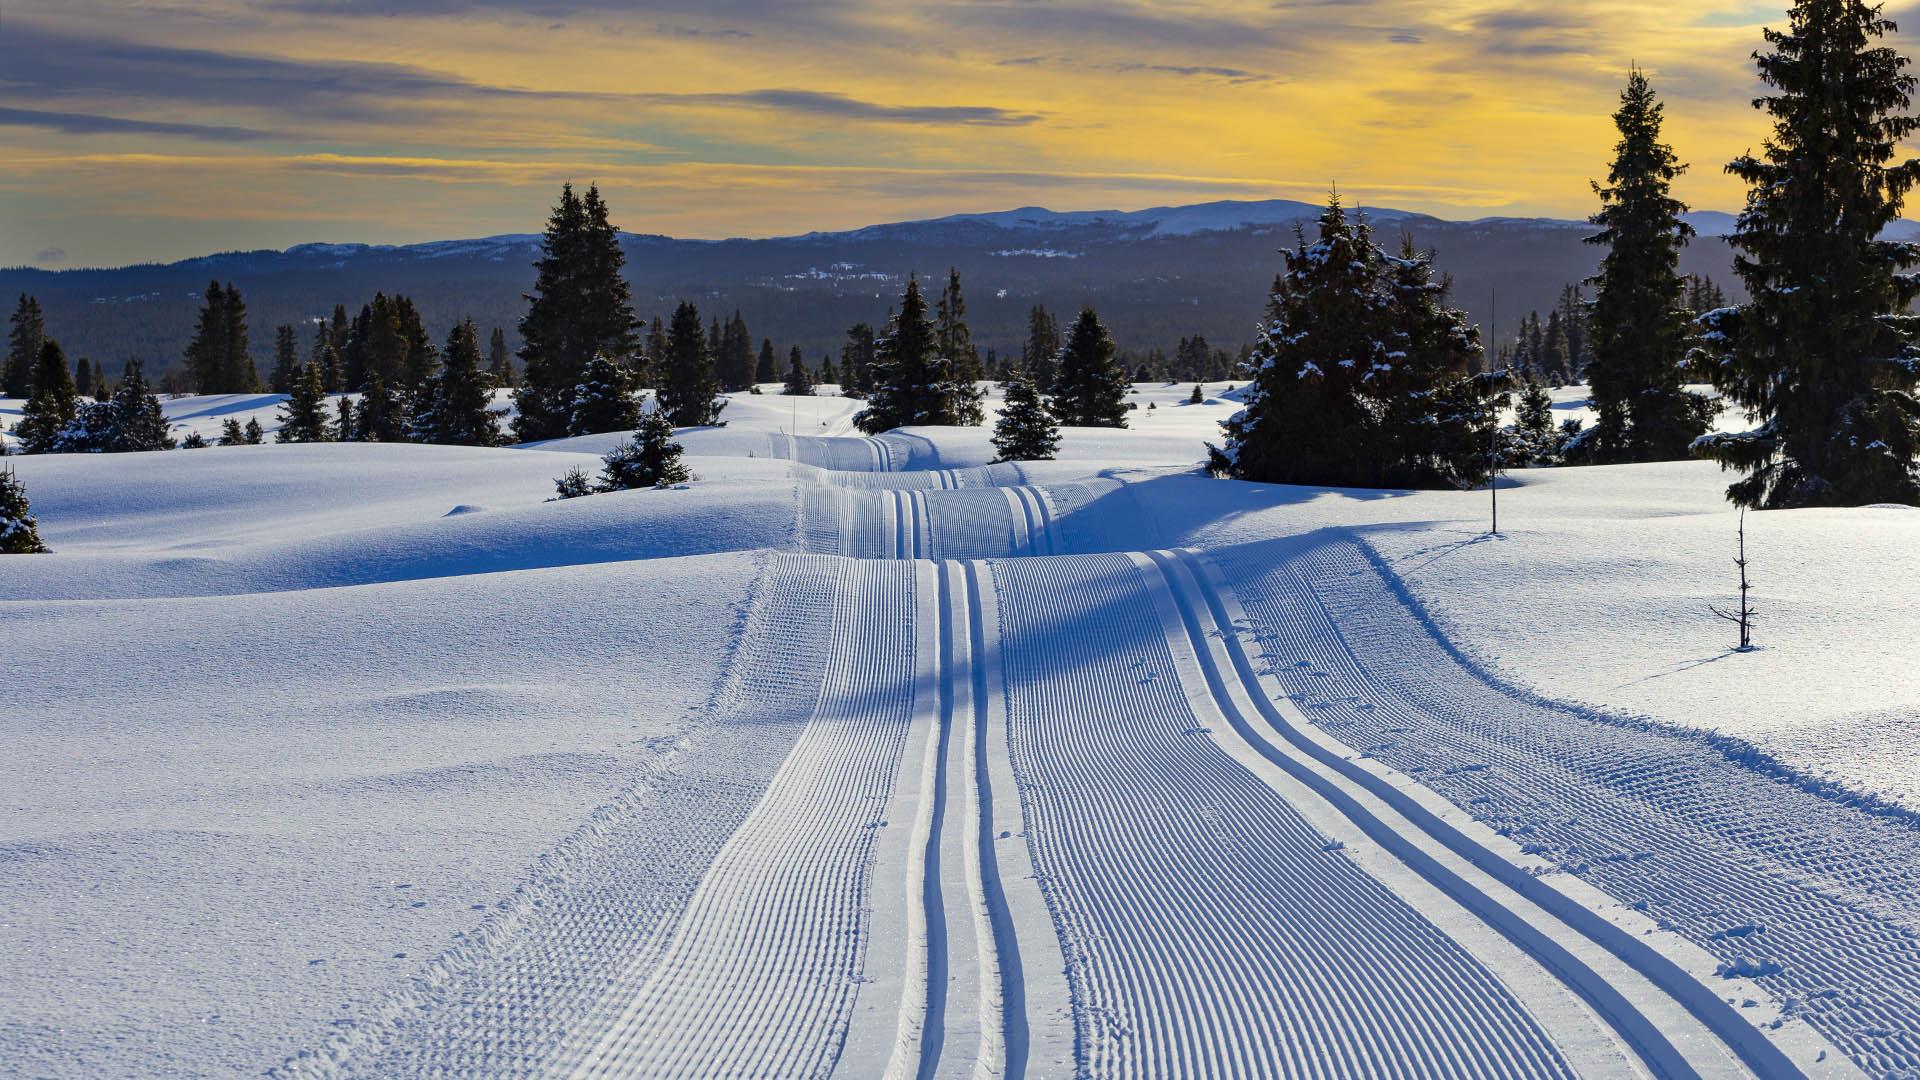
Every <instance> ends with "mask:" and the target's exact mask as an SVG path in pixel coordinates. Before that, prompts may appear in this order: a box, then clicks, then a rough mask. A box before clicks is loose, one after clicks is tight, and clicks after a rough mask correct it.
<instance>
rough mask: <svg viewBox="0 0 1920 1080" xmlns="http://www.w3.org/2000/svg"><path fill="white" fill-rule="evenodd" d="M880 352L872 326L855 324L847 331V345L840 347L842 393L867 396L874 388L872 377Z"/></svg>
mask: <svg viewBox="0 0 1920 1080" xmlns="http://www.w3.org/2000/svg"><path fill="white" fill-rule="evenodd" d="M878 352H879V345H878V344H877V341H876V339H875V337H874V333H873V327H872V326H869V325H868V324H866V323H855V324H854V325H853V326H852V327H850V328H849V329H848V330H847V340H846V343H845V344H844V345H841V346H840V381H841V386H840V392H841V393H843V394H845V395H846V396H847V397H865V396H867V391H868V390H869V389H871V387H872V382H871V379H870V375H871V371H872V368H873V363H874V358H875V357H876V356H877V355H878Z"/></svg>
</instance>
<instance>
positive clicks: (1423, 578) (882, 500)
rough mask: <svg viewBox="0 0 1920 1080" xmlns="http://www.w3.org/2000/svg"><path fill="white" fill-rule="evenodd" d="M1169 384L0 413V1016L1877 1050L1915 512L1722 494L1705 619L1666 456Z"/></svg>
mask: <svg viewBox="0 0 1920 1080" xmlns="http://www.w3.org/2000/svg"><path fill="white" fill-rule="evenodd" d="M1209 389H1210V391H1211V392H1213V393H1214V394H1216V395H1218V394H1219V392H1220V391H1222V390H1224V387H1223V386H1219V385H1215V386H1212V387H1210V388H1209ZM1190 390H1191V387H1190V386H1174V387H1158V386H1142V387H1139V388H1137V391H1138V392H1137V394H1136V395H1135V397H1134V398H1133V399H1132V400H1135V401H1136V402H1138V403H1139V408H1138V410H1137V411H1136V412H1135V413H1134V414H1133V415H1134V420H1135V423H1134V426H1133V427H1132V428H1131V429H1129V430H1126V431H1069V432H1067V433H1066V439H1065V443H1064V445H1063V447H1062V453H1061V455H1060V460H1058V461H1055V462H1046V463H1033V464H1022V465H991V464H990V462H991V458H992V448H991V446H990V445H989V443H988V441H987V433H986V432H984V431H974V430H934V429H925V430H909V431H902V432H896V433H890V434H888V435H886V436H883V437H881V438H878V439H866V438H862V437H859V436H858V433H857V432H855V431H854V430H853V429H852V426H851V416H852V412H853V410H854V405H853V403H850V402H847V401H845V400H842V399H837V398H825V397H822V398H817V399H800V400H795V399H788V398H783V397H779V396H776V395H772V394H769V395H758V396H738V397H736V398H735V399H734V401H733V402H732V403H731V404H730V406H729V407H728V409H727V411H726V412H725V413H724V414H723V419H725V420H727V421H728V423H727V425H726V426H724V427H720V428H714V429H707V430H700V431H689V432H685V433H683V440H684V442H685V444H686V446H687V448H688V453H689V455H690V457H691V458H692V464H693V466H694V469H695V471H696V473H697V474H698V476H699V479H698V481H697V482H696V483H694V484H693V485H691V486H690V487H689V488H688V489H686V490H680V491H659V492H654V491H648V492H628V493H621V494H614V495H600V496H594V497H591V498H587V499H580V500H572V501H569V502H564V503H559V502H547V501H545V500H546V499H547V498H548V496H549V495H550V494H551V493H552V481H553V479H554V478H555V477H557V476H558V475H560V474H561V473H562V472H564V471H565V470H566V469H567V468H568V467H569V466H571V465H575V464H579V465H582V466H583V467H587V468H589V469H591V468H593V467H594V466H596V465H597V461H596V460H595V458H594V457H593V456H590V455H594V454H598V453H599V452H601V451H603V450H605V449H606V448H607V447H608V446H610V445H612V444H613V443H615V442H617V441H619V439H620V438H622V437H623V435H622V433H612V434H609V435H605V436H589V437H585V438H581V439H572V440H563V441H561V442H557V443H548V444H544V445H541V446H538V447H531V448H516V449H498V450H491V449H465V448H438V447H420V446H405V445H400V446H377V445H321V446H275V445H268V446H260V447H233V448H219V447H214V448H209V449H205V450H197V451H192V452H172V453H162V454H151V455H122V456H114V457H41V458H11V459H9V464H10V465H12V466H13V467H14V468H16V469H17V470H18V472H19V474H20V476H21V478H22V479H23V480H24V481H25V483H26V485H27V487H28V491H29V493H30V494H31V496H32V498H33V500H34V506H35V509H36V511H37V513H38V514H39V516H40V520H41V527H42V534H43V536H44V537H45V539H46V540H47V542H48V543H49V544H50V546H52V547H53V549H54V551H55V554H53V555H51V556H43V557H21V558H16V559H5V560H0V655H4V656H5V657H6V665H5V672H6V678H5V680H4V684H3V685H4V687H5V689H4V691H3V692H0V693H3V694H4V702H5V708H3V709H0V745H4V746H6V747H7V750H8V754H7V757H8V761H9V765H10V767H9V768H8V770H7V775H8V777H9V779H10V780H11V781H12V782H11V784H10V785H8V790H7V793H6V795H5V796H4V797H0V805H4V806H5V809H6V813H5V815H4V817H0V987H4V988H5V992H4V993H0V1074H4V1075H22V1076H75V1077H80V1076H85V1077H94V1076H121V1075H126V1076H134V1075H138V1076H147V1075H218V1076H225V1075H239V1074H254V1075H257V1074H259V1073H261V1072H263V1071H268V1070H279V1071H282V1072H283V1073H285V1074H286V1075H336V1076H368V1077H395V1076H417V1075H427V1074H435V1075H485V1076H508V1075H512V1076H519V1075H535V1074H538V1075H548V1074H554V1073H565V1074H573V1075H580V1076H613V1075H632V1076H662V1075H704V1074H726V1075H741V1074H754V1075H769V1076H790V1075H818V1074H822V1073H826V1072H835V1073H837V1074H838V1075H842V1076H869V1075H881V1074H887V1075H909V1074H913V1075H925V1076H958V1075H989V1076H991V1075H1030V1076H1065V1075H1070V1074H1091V1075H1102V1076H1105V1075H1124V1076H1145V1075H1227V1074H1235V1075H1301V1076H1305V1075H1320V1076H1353V1075H1379V1076H1423V1077H1424V1076H1460V1077H1489V1076H1522V1077H1534V1076H1554V1075H1584V1076H1618V1075H1657V1076H1669V1075H1671V1076H1688V1075H1702V1076H1705V1075H1712V1076H1723V1075H1759V1076H1768V1077H1771V1076H1785V1075H1798V1074H1805V1075H1815V1076H1824V1075H1853V1074H1858V1073H1865V1074H1867V1075H1874V1076H1913V1075H1920V825H1917V824H1916V822H1920V779H1917V777H1920V773H1917V772H1916V770H1915V769H1914V768H1913V766H1912V762H1913V761H1914V760H1915V757H1916V753H1920V673H1916V670H1915V666H1914V664H1913V663H1912V658H1911V643H1912V642H1914V641H1916V640H1920V611H1917V610H1916V607H1920V605H1916V604H1915V603H1914V596H1915V594H1914V589H1915V585H1914V583H1915V582H1916V580H1920V573H1917V572H1920V513H1917V512H1916V511H1914V510H1911V509H1904V508H1867V509H1861V510H1853V511H1795V512H1775V513H1765V514H1755V515H1750V516H1749V518H1748V522H1747V530H1748V543H1749V554H1750V555H1751V557H1752V559H1753V567H1752V569H1753V573H1754V576H1755V578H1756V580H1757V583H1758V587H1757V590H1756V594H1755V602H1756V606H1757V607H1758V608H1759V609H1760V612H1761V621H1760V623H1759V630H1758V643H1759V645H1760V646H1761V648H1760V650H1759V651H1757V652H1754V653H1749V654H1735V653H1733V652H1731V651H1730V649H1729V646H1730V645H1731V644H1732V639H1731V628H1730V627H1728V626H1726V625H1725V624H1723V623H1721V622H1719V621H1718V620H1716V619H1714V618H1713V617H1712V616H1711V615H1710V614H1709V613H1708V611H1707V606H1708V605H1709V604H1710V603H1717V604H1725V603H1727V602H1728V600H1729V598H1730V594H1731V593H1732V592H1733V591H1734V588H1735V585H1736V580H1737V579H1736V577H1735V571H1734V568H1733V567H1732V565H1731V559H1732V556H1733V553H1734V549H1733V544H1734V528H1735V514H1734V512H1733V511H1732V510H1731V509H1729V508H1728V507H1727V505H1726V504H1725V502H1724V500H1723V498H1722V495H1721V492H1722V489H1723V487H1724V484H1725V479H1724V478H1723V477H1721V476H1720V475H1719V474H1718V473H1717V472H1716V471H1715V470H1714V468H1713V467H1712V466H1710V465H1705V464H1699V463H1674V464H1665V465H1649V466H1628V467H1615V468H1594V469H1564V470H1534V471H1522V472H1516V473H1513V474H1510V475H1509V476H1508V478H1507V480H1506V482H1505V486H1504V487H1503V488H1502V490H1501V492H1500V515H1501V535H1499V536H1498V537H1492V536H1488V535H1486V532H1487V528H1486V517H1487V511H1488V501H1489V500H1488V495H1487V493H1486V492H1479V493H1431V492H1429V493H1400V492H1341V491H1332V490H1310V489H1301V488H1282V487H1268V486H1260V485H1248V484H1239V483H1230V482H1222V481H1214V480H1209V479H1207V478H1205V477H1204V476H1201V475H1199V474H1198V473H1197V472H1196V471H1195V463H1196V462H1198V461H1199V460H1200V459H1201V457H1202V456H1203V454H1204V443H1205V441H1206V440H1208V439H1211V438H1214V437H1216V436H1215V426H1216V425H1217V424H1218V422H1219V421H1220V420H1222V419H1224V418H1225V417H1226V416H1228V415H1230V414H1231V412H1232V411H1233V410H1234V409H1235V408H1237V406H1236V405H1235V404H1234V403H1233V402H1232V401H1230V400H1221V399H1220V398H1219V397H1218V396H1216V397H1214V398H1213V399H1211V400H1210V401H1209V402H1208V403H1207V404H1204V405H1187V404H1185V399H1186V397H1187V394H1188V393H1189V392H1190ZM1557 396H1558V399H1559V400H1560V402H1561V404H1562V406H1563V407H1564V408H1563V413H1564V414H1571V413H1572V412H1573V411H1574V409H1575V408H1576V405H1575V403H1576V402H1577V401H1578V399H1579V398H1578V393H1577V391H1571V392H1563V393H1561V394H1559V395H1557ZM1149 405H1152V406H1153V408H1151V409H1149V408H1148V406H1149ZM274 406H275V401H274V399H271V398H264V397H261V398H217V399H214V398H198V399H196V398H186V399H177V400H173V401H169V402H167V403H166V411H167V413H168V415H169V417H170V418H172V419H173V420H174V421H175V422H176V423H179V424H181V425H183V426H184V427H185V428H186V429H191V430H200V431H202V433H203V434H205V435H207V436H208V437H212V436H214V435H217V433H218V430H219V427H220V423H221V421H222V420H223V419H225V418H226V417H228V416H233V417H236V418H238V419H240V420H241V421H242V422H244V421H245V420H246V419H247V418H248V417H249V416H258V417H259V418H260V419H261V422H262V423H263V424H265V425H267V426H268V427H269V430H271V427H272V423H273V418H274ZM17 407H18V403H17V402H0V417H3V418H5V419H6V420H8V421H10V420H11V417H10V416H6V414H7V413H10V412H12V411H17Z"/></svg>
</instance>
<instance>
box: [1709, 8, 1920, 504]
mask: <svg viewBox="0 0 1920 1080" xmlns="http://www.w3.org/2000/svg"><path fill="white" fill-rule="evenodd" d="M1788 18H1789V20H1790V22H1791V26H1790V28H1789V29H1788V30H1787V31H1785V32H1782V31H1777V30H1768V31H1767V42H1768V44H1769V45H1770V46H1771V47H1772V51H1770V52H1767V53H1764V54H1759V55H1757V57H1756V59H1757V60H1758V63H1759V70H1760V77H1761V79H1762V80H1763V81H1764V82H1766V83H1767V84H1768V85H1769V86H1771V87H1772V88H1773V89H1774V91H1775V93H1774V94H1773V95H1772V96H1770V97H1767V98H1764V99H1762V100H1761V101H1760V102H1758V103H1757V104H1758V105H1759V106H1760V107H1761V108H1763V109H1765V110H1766V112H1767V113H1768V115H1769V116H1771V117H1772V118H1773V121H1774V126H1773V135H1772V137H1771V138H1770V139H1768V140H1767V142H1766V144H1765V149H1764V152H1763V153H1762V154H1761V155H1760V156H1758V157H1755V156H1753V155H1747V156H1745V157H1742V158H1739V159H1737V160H1736V161H1734V162H1733V163H1732V164H1731V165H1729V166H1728V171H1729V172H1731V173H1732V174H1733V175H1735V176H1738V177H1739V178H1740V179H1742V180H1745V181H1746V182H1747V183H1748V185H1749V186H1750V190H1749V192H1748V195H1747V205H1746V209H1745V210H1744V212H1742V213H1741V215H1740V222H1739V226H1738V229H1737V231H1736V232H1735V233H1734V235H1733V237H1732V238H1731V241H1730V242H1731V243H1732V245H1733V247H1734V249H1735V251H1736V252H1737V256H1736V258H1735V260H1734V268H1735V270H1736V272H1737V273H1738V274H1739V275H1740V278H1741V280H1742V281H1743V282H1745V284H1746V286H1747V294H1748V296H1749V297H1751V300H1750V301H1749V302H1748V303H1747V304H1746V305H1744V306H1742V307H1740V308H1738V309H1735V310H1733V311H1727V312H1724V313H1716V314H1714V315H1709V316H1708V317H1707V319H1708V325H1709V341H1708V346H1709V348H1710V349H1711V350H1712V351H1714V352H1715V353H1717V356H1716V357H1715V358H1714V361H1713V366H1712V369H1711V370H1712V372H1713V379H1714V382H1715V384H1716V385H1717V386H1718V387H1719V388H1720V390H1721V392H1722V393H1724V394H1725V395H1726V396H1727V397H1730V398H1732V399H1733V400H1734V401H1735V402H1737V403H1738V404H1740V405H1741V406H1743V407H1744V408H1745V409H1746V410H1747V412H1748V414H1749V415H1751V416H1753V417H1755V418H1756V419H1757V420H1758V421H1759V425H1760V426H1759V427H1757V428H1756V429H1754V430H1752V431H1748V432H1745V433H1741V434H1735V435H1709V436H1704V437H1703V438H1702V439H1701V440H1700V442H1698V443H1696V447H1697V449H1699V450H1701V451H1704V452H1705V453H1706V454H1707V455H1708V456H1710V457H1712V458H1713V459H1714V460H1716V461H1718V462H1719V463H1720V465H1721V466H1722V467H1723V468H1726V469H1732V470H1738V471H1740V472H1743V473H1745V474H1746V477H1745V478H1744V479H1742V480H1740V481H1738V482H1737V483H1735V484H1733V485H1732V486H1731V487H1730V488H1728V490H1727V495H1728V497H1729V498H1730V499H1731V500H1732V501H1733V502H1735V503H1736V504H1738V505H1740V506H1744V507H1754V508H1778V507H1795V506H1856V505H1860V504H1865V503H1879V502H1903V503H1913V502H1916V501H1920V483H1917V482H1916V478H1915V474H1914V453H1915V448H1916V444H1917V443H1920V430H1917V429H1920V405H1917V404H1916V402H1915V400H1914V387H1915V380H1916V370H1920V350H1917V349H1916V347H1915V345H1914V342H1913V329H1914V327H1913V321H1912V317H1911V316H1908V315H1907V314H1906V312H1907V310H1908V307H1909V306H1910V305H1911V303H1912V302H1913V300H1914V299H1915V296H1916V294H1920V280H1916V279H1915V278H1913V277H1910V276H1908V275H1907V274H1906V273H1904V271H1905V270H1906V268H1907V267H1910V266H1912V265H1913V264H1915V263H1916V262H1920V247H1916V246H1914V245H1912V244H1902V243H1891V242H1886V241H1882V240H1880V239H1879V237H1880V234H1881V232H1882V230H1884V229H1885V228H1886V227H1887V226H1888V225H1890V224H1892V223H1893V222H1894V221H1895V220H1896V219H1897V218H1898V217H1899V214H1900V208H1901V205H1902V203H1903V201H1904V200H1905V198H1906V195H1907V193H1908V191H1909V190H1911V189H1912V187H1913V184H1914V182H1915V180H1916V179H1920V161H1914V160H1902V161H1898V162H1895V158H1896V156H1897V155H1898V154H1899V150H1900V144H1901V143H1902V142H1904V141H1905V140H1907V139H1908V138H1909V137H1910V136H1912V135H1913V134H1914V133H1915V132H1916V131H1920V119H1915V118H1913V117H1910V116H1906V115H1904V114H1903V111H1904V110H1905V109H1906V108H1907V107H1908V106H1909V105H1910V103H1911V98H1912V95H1913V91H1914V89H1915V80H1914V77H1913V76H1912V75H1910V74H1908V73H1907V71H1906V68H1907V63H1908V62H1907V60H1906V58H1905V57H1902V56H1900V55H1899V54H1898V53H1896V52H1895V51H1894V50H1892V49H1890V48H1887V47H1885V46H1883V45H1881V44H1879V42H1880V39H1881V38H1883V37H1884V36H1886V35H1887V34H1889V33H1892V32H1893V31H1894V29H1895V28H1894V25H1893V23H1891V22H1890V21H1888V20H1887V19H1885V18H1883V17H1882V16H1881V14H1880V8H1879V7H1878V6H1874V5H1869V4H1866V3H1863V2H1861V0H1799V2H1798V3H1795V4H1794V5H1793V8H1792V10H1791V11H1790V12H1789V14H1788Z"/></svg>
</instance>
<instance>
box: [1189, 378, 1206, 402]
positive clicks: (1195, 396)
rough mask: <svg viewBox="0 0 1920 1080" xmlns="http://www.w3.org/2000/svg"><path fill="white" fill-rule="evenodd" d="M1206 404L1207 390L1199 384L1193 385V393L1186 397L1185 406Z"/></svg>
mask: <svg viewBox="0 0 1920 1080" xmlns="http://www.w3.org/2000/svg"><path fill="white" fill-rule="evenodd" d="M1206 403H1207V388H1206V387H1204V386H1201V385H1200V384H1199V383H1194V384H1193V393H1191V394H1189V395H1187V404H1189V405H1205V404H1206Z"/></svg>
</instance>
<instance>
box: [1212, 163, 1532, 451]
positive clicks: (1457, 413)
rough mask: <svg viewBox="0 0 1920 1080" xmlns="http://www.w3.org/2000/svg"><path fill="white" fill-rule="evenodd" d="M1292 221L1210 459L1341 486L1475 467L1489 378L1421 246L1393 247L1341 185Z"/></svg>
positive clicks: (1488, 419) (1487, 412) (1487, 430)
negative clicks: (1246, 379)
mask: <svg viewBox="0 0 1920 1080" xmlns="http://www.w3.org/2000/svg"><path fill="white" fill-rule="evenodd" d="M1318 228H1319V238H1318V239H1317V240H1316V241H1315V242H1313V243H1311V244H1309V243H1308V242H1307V239H1306V234H1305V230H1304V229H1303V230H1301V231H1300V233H1299V235H1298V238H1297V240H1296V242H1295V246H1294V249H1293V250H1292V251H1288V252H1285V253H1284V255H1285V259H1286V268H1285V270H1284V271H1283V272H1282V273H1281V274H1280V275H1279V277H1278V279H1277V280H1276V281H1275V283H1274V289H1273V294H1272V296H1271V298H1270V299H1269V301H1268V309H1267V317H1266V319H1265V321H1264V322H1263V324H1262V326H1261V328H1260V335H1259V343H1258V345H1257V346H1256V347H1255V349H1254V351H1253V353H1252V355H1251V357H1250V359H1249V363H1248V367H1249V368H1250V370H1251V371H1252V373H1253V376H1254V378H1253V383H1252V385H1251V386H1249V387H1248V388H1247V391H1246V394H1245V396H1244V398H1243V401H1244V403H1245V406H1246V407H1245V408H1244V409H1242V410H1241V411H1240V412H1239V413H1237V414H1235V415H1234V417H1233V418H1232V419H1231V420H1228V421H1227V423H1226V425H1225V427H1226V432H1227V441H1226V445H1225V446H1224V447H1223V448H1216V449H1215V450H1214V453H1213V468H1214V470H1215V471H1216V472H1221V473H1225V474H1228V475H1232V476H1235V477H1239V478H1241V479H1247V480H1259V481H1265V482H1268V483H1291V484H1326V485H1334V486H1341V487H1382V486H1409V487H1412V486H1418V487H1442V486H1459V485H1468V484H1472V483H1474V482H1476V481H1480V480H1484V479H1485V477H1486V469H1487V460H1486V459H1487V448H1488V439H1489V438H1490V436H1491V425H1492V423H1493V399H1494V391H1495V389H1496V386H1495V383H1494V380H1493V379H1491V378H1489V377H1484V376H1472V375H1469V374H1468V373H1467V370H1466V369H1467V366H1468V362H1469V361H1470V360H1471V359H1472V357H1473V356H1474V355H1476V354H1477V352H1478V344H1477V340H1476V335H1475V334H1474V333H1473V332H1472V331H1471V330H1470V329H1469V328H1467V326H1466V319H1465V316H1464V315H1463V314H1462V313H1460V312H1457V311H1453V310H1451V309H1449V308H1447V307H1446V306H1445V298H1446V284H1445V282H1443V281H1435V280H1433V278H1432V271H1431V266H1430V263H1429V261H1428V259H1427V257H1426V256H1422V255H1419V254H1417V253H1412V254H1409V255H1403V257H1401V258H1399V259H1389V258H1388V256H1387V255H1386V253H1385V252H1383V251H1381V250H1380V249H1379V248H1378V247H1377V246H1375V245H1374V243H1373V238H1372V234H1371V231H1370V230H1369V229H1368V228H1367V225H1366V223H1365V222H1364V221H1358V220H1354V219H1351V218H1349V217H1348V216H1347V214H1346V211H1345V209H1344V208H1343V207H1342V206H1341V204H1340V200H1339V199H1338V197H1335V198H1333V199H1332V200H1330V201H1329V203H1328V205H1327V209H1326V211H1325V212H1324V213H1323V214H1322V215H1321V218H1320V222H1319V227H1318Z"/></svg>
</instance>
